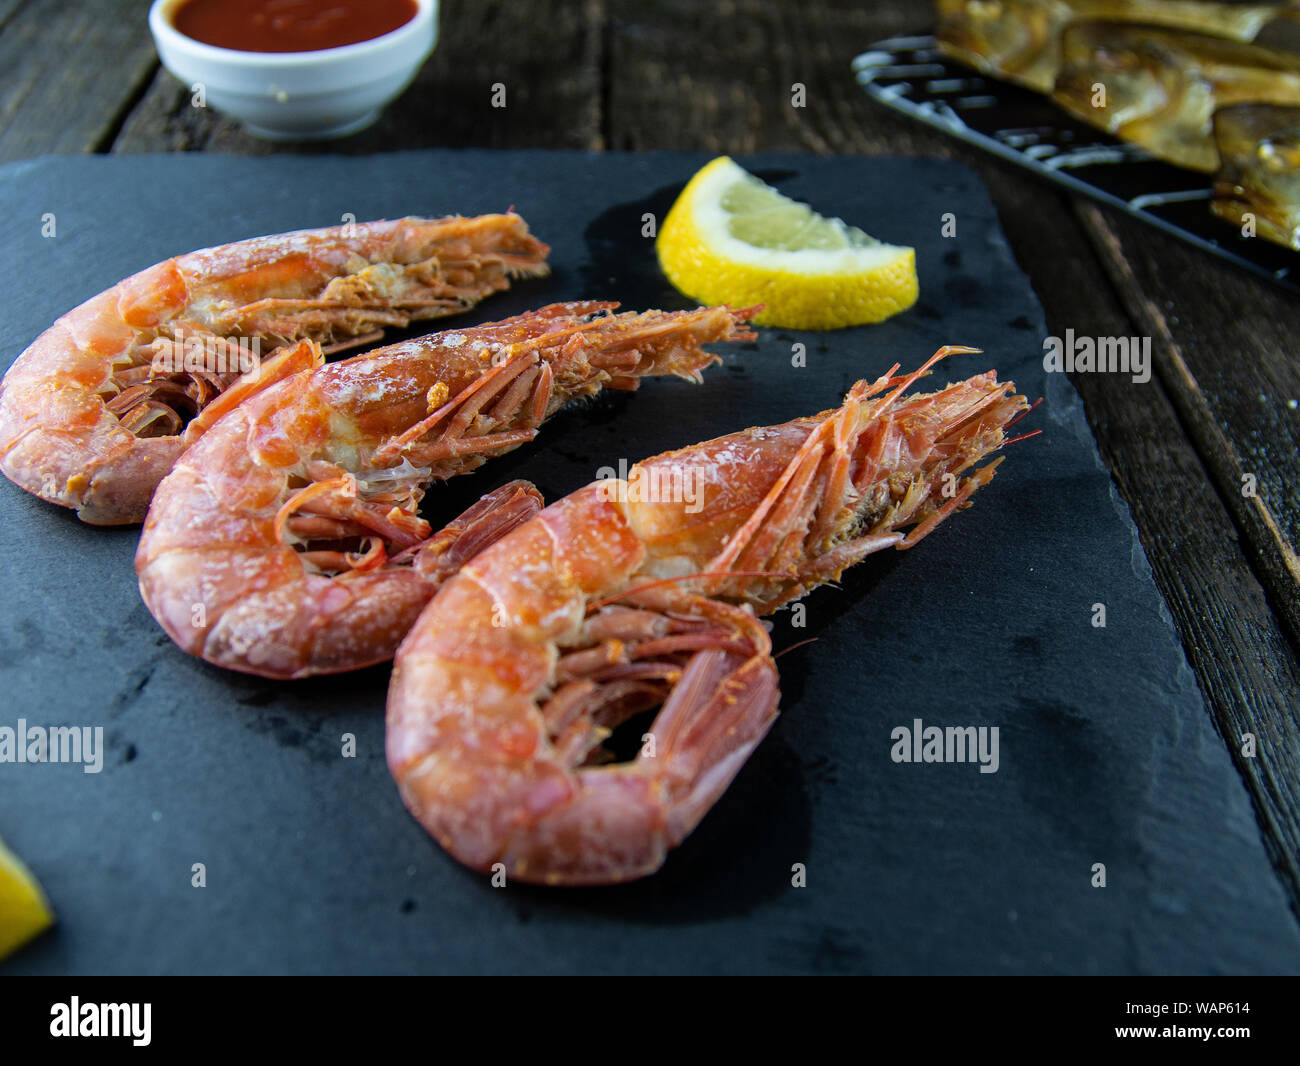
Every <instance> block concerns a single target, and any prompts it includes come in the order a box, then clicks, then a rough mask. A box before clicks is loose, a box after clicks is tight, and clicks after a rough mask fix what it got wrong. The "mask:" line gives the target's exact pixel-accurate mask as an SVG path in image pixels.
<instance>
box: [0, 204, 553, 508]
mask: <svg viewBox="0 0 1300 1066" xmlns="http://www.w3.org/2000/svg"><path fill="white" fill-rule="evenodd" d="M549 251H550V249H549V248H548V247H547V246H546V245H545V244H543V243H542V242H541V241H539V240H537V239H536V238H535V237H533V236H531V235H530V234H529V232H528V227H527V225H525V223H524V220H523V219H521V218H520V217H519V216H518V215H512V214H507V215H483V216H480V217H478V218H443V219H436V220H432V219H420V218H405V219H401V220H399V221H396V222H366V223H360V224H357V223H353V224H350V225H347V226H336V227H334V228H332V229H318V230H303V231H300V232H298V233H285V234H280V235H277V236H273V237H258V238H255V239H253V240H247V241H240V242H238V243H237V244H226V245H222V246H221V247H219V248H205V249H203V250H201V251H197V252H191V253H189V254H188V255H182V256H178V257H177V258H175V259H168V260H166V261H165V262H162V263H159V264H158V265H156V266H153V267H150V268H149V269H148V270H144V271H142V272H140V273H139V274H135V275H133V276H132V277H129V278H127V279H126V280H125V281H122V282H119V283H118V284H117V285H114V286H113V287H112V288H111V289H108V290H107V291H106V292H103V293H100V294H99V295H98V296H95V297H93V298H92V299H90V300H87V301H86V302H85V303H83V304H82V305H81V306H79V307H76V308H74V309H73V310H71V311H69V312H68V313H67V314H66V315H64V316H63V317H62V318H60V319H59V320H58V321H57V322H55V323H54V325H53V326H51V327H50V328H49V329H47V330H46V331H45V332H44V333H42V334H41V335H40V336H39V337H37V338H36V340H35V341H33V342H32V345H31V346H30V347H29V348H28V349H27V350H26V351H25V352H23V353H22V355H20V356H19V357H18V359H17V361H16V362H15V363H14V364H13V366H11V367H10V368H9V372H8V373H7V374H6V375H5V377H4V383H3V385H0V471H3V473H4V474H5V476H6V477H8V478H9V480H10V481H12V482H14V483H15V484H16V485H18V486H19V487H20V488H23V489H26V490H27V491H28V492H31V493H34V494H35V495H37V496H39V497H41V498H42V499H44V500H49V501H50V502H51V503H57V504H60V505H62V506H64V507H73V508H76V510H77V514H78V515H79V516H80V518H81V519H82V520H83V521H86V522H89V523H92V524H94V525H122V524H126V523H131V522H139V521H141V520H142V519H143V518H144V515H145V511H146V510H147V509H148V506H149V498H150V497H151V496H152V495H153V491H154V488H155V487H156V486H157V484H158V482H159V481H161V480H162V478H163V476H164V475H165V474H166V473H167V471H168V470H170V469H171V468H172V465H173V464H174V463H175V461H176V458H177V456H179V455H180V454H181V452H182V451H183V450H184V449H185V448H186V447H187V446H188V445H189V444H192V443H193V441H194V439H195V438H196V437H197V436H198V434H199V433H200V432H202V430H203V429H204V428H205V426H206V424H207V423H206V422H205V421H203V420H195V416H196V415H198V414H199V413H200V412H201V411H202V410H203V409H204V408H205V407H206V406H207V405H208V404H210V403H211V402H212V401H213V400H214V399H215V398H216V397H218V396H220V395H221V394H222V393H223V392H226V391H227V390H229V389H231V388H232V387H238V388H239V389H240V392H241V394H245V395H246V394H247V393H248V392H250V391H256V389H258V388H264V387H266V386H267V385H269V384H273V383H274V382H276V381H279V380H280V379H282V378H283V377H286V376H288V375H289V374H292V373H294V372H295V371H298V370H301V369H303V368H304V367H305V366H309V365H311V363H312V361H313V359H314V358H315V357H314V356H313V353H312V350H311V349H309V348H304V347H301V346H299V347H291V348H290V349H289V350H288V351H286V352H284V353H281V354H280V355H276V356H275V357H273V358H269V359H268V360H267V362H266V363H264V364H261V366H260V372H259V370H258V367H257V363H258V361H259V360H260V355H261V352H262V351H266V352H267V353H268V354H269V353H270V352H271V350H272V349H274V348H276V347H278V346H280V345H292V343H293V342H295V341H300V340H311V341H315V342H317V343H319V344H320V345H324V346H326V347H327V350H337V349H340V348H346V347H351V346H354V345H357V344H362V343H368V342H370V341H373V340H376V339H377V338H378V337H379V336H380V335H381V334H382V331H383V330H384V329H386V328H388V327H390V326H398V327H400V326H406V325H407V324H409V323H410V322H412V321H414V320H416V319H425V318H436V317H438V316H440V315H448V314H452V313H454V312H456V311H462V310H464V309H466V308H468V307H472V306H473V305H474V304H476V303H478V302H479V301H480V300H482V299H483V298H484V297H486V296H489V295H491V294H492V293H494V292H499V291H501V290H502V289H506V288H509V285H510V282H509V279H510V278H512V277H523V276H533V277H535V276H539V275H543V274H545V273H547V266H546V256H547V254H548V252H549ZM196 349H197V350H201V352H202V357H201V358H189V357H188V356H191V355H193V354H194V352H195V351H196ZM290 353H292V354H290ZM286 356H287V357H286ZM317 361H318V360H317ZM250 363H251V364H252V365H251V366H250ZM241 375H242V376H241ZM192 420H193V421H192ZM187 424H188V425H187Z"/></svg>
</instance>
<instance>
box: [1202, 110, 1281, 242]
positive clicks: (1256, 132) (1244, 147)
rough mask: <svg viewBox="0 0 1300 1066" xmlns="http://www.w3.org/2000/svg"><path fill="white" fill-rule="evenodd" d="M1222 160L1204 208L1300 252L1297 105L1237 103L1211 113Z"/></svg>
mask: <svg viewBox="0 0 1300 1066" xmlns="http://www.w3.org/2000/svg"><path fill="white" fill-rule="evenodd" d="M1214 139H1215V142H1216V143H1217V145H1218V149H1219V156H1220V158H1221V159H1222V164H1221V166H1220V168H1219V172H1218V174H1217V175H1215V178H1214V200H1213V201H1212V203H1211V205H1210V207H1211V210H1213V212H1214V213H1215V214H1216V215H1218V216H1219V217H1220V218H1224V219H1227V220H1228V221H1229V222H1232V223H1234V224H1236V225H1238V226H1241V227H1243V228H1253V231H1254V233H1255V235H1256V236H1259V237H1265V238H1267V239H1268V240H1270V241H1276V242H1277V243H1278V244H1281V245H1285V246H1286V247H1288V248H1294V249H1295V250H1296V251H1300V106H1298V107H1282V106H1278V105H1276V104H1238V105H1237V106H1235V107H1225V108H1222V109H1220V110H1219V111H1216V112H1215V114H1214Z"/></svg>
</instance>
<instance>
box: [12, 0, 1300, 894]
mask: <svg viewBox="0 0 1300 1066" xmlns="http://www.w3.org/2000/svg"><path fill="white" fill-rule="evenodd" d="M147 7H148V4H147V2H146V0H96V2H95V3H93V4H71V3H66V2H62V0H0V28H2V32H0V161H9V160H15V159H23V158H27V157H30V156H35V155H41V154H46V153H72V152H135V153H140V152H194V151H205V152H208V151H210V152H224V153H231V154H247V155H258V154H265V153H268V152H271V151H276V150H281V151H284V150H287V151H302V152H343V153H348V154H355V153H369V152H378V151H387V150H392V149H398V148H424V147H434V146H438V147H459V146H478V147H512V148H513V147H530V146H531V147H548V148H587V149H618V150H636V149H651V148H677V149H696V150H702V151H708V152H717V153H722V152H733V153H741V152H750V151H757V150H761V149H795V150H805V151H810V152H822V153H864V154H883V153H895V154H919V155H930V156H944V157H951V158H956V159H961V160H963V161H965V162H967V163H969V164H970V165H972V166H974V167H975V168H976V169H977V170H978V171H979V172H980V173H981V174H982V175H983V176H984V178H985V180H986V181H987V182H988V184H989V186H990V187H991V189H992V191H993V196H994V199H995V201H996V202H997V204H998V208H999V211H1000V213H1001V217H1002V224H1003V226H1004V228H1005V230H1006V233H1007V236H1008V238H1009V240H1010V242H1011V246H1012V248H1013V250H1014V251H1015V254H1016V256H1017V258H1018V259H1019V261H1020V263H1021V265H1022V267H1023V268H1024V269H1025V270H1026V271H1027V272H1028V274H1029V275H1030V277H1031V278H1032V279H1033V282H1034V285H1035V287H1036V288H1037V290H1038V294H1039V296H1040V298H1041V300H1042V302H1043V305H1044V308H1045V309H1046V313H1047V321H1048V325H1049V328H1050V329H1051V331H1052V332H1053V333H1054V334H1056V335H1064V332H1065V330H1066V329H1067V328H1072V329H1074V330H1075V331H1076V333H1078V334H1080V335H1091V336H1149V337H1151V338H1152V347H1153V355H1154V361H1155V371H1156V372H1155V377H1154V379H1153V381H1152V382H1151V383H1149V384H1148V385H1146V386H1144V387H1142V388H1134V387H1132V386H1131V385H1130V384H1129V383H1128V381H1127V379H1125V378H1122V377H1121V376H1119V375H1088V374H1084V375H1078V376H1076V377H1075V385H1076V386H1077V388H1078V389H1079V392H1080V393H1081V394H1082V396H1083V398H1084V401H1085V404H1086V406H1087V413H1088V418H1089V421H1090V422H1091V424H1092V427H1093V430H1094V432H1095V434H1096V436H1097V440H1098V441H1099V443H1100V446H1101V452H1102V455H1103V457H1104V458H1105V460H1106V462H1107V464H1108V465H1109V467H1110V470H1111V473H1112V475H1113V477H1114V479H1115V482H1116V484H1117V486H1118V488H1119V491H1120V493H1121V495H1122V496H1123V498H1124V499H1125V500H1126V501H1127V502H1128V505H1129V507H1130V508H1132V511H1133V516H1134V518H1135V519H1136V522H1137V525H1138V528H1139V530H1140V531H1141V535H1142V542H1143V545H1144V547H1145V548H1146V552H1147V555H1148V557H1149V559H1150V560H1151V564H1152V566H1153V568H1154V570H1155V576H1156V580H1157V582H1158V584H1159V586H1160V589H1161V591H1162V592H1163V593H1164V595H1165V598H1166V600H1167V601H1168V604H1169V609H1170V611H1171V613H1172V615H1173V618H1174V621H1175V624H1176V625H1177V628H1178V632H1179V634H1180V636H1181V638H1182V642H1183V647H1184V648H1185V650H1186V653H1187V657H1188V659H1189V661H1190V663H1191V665H1192V667H1193V669H1194V670H1195V672H1196V676H1197V678H1198V680H1199V683H1200V686H1201V689H1202V691H1203V692H1204V694H1205V697H1206V700H1207V702H1208V705H1209V707H1210V709H1211V711H1212V713H1213V715H1214V717H1215V720H1216V723H1217V726H1218V729H1219V731H1220V733H1221V735H1222V736H1223V737H1224V742H1225V743H1226V744H1227V745H1228V748H1229V749H1230V751H1231V752H1232V754H1233V758H1234V759H1235V760H1236V763H1237V766H1238V767H1239V769H1240V772H1241V774H1242V777H1243V779H1244V780H1245V782H1246V785H1247V787H1248V789H1249V790H1250V793H1251V795H1252V797H1253V799H1254V803H1255V809H1256V813H1257V815H1258V818H1259V821H1260V825H1261V827H1262V831H1263V834H1264V836H1265V839H1266V841H1267V843H1268V846H1269V848H1270V852H1271V854H1272V857H1273V860H1274V862H1275V863H1276V866H1277V869H1278V871H1279V873H1280V875H1281V878H1282V880H1283V882H1284V884H1285V886H1286V888H1287V890H1288V892H1289V893H1290V897H1291V900H1292V907H1293V908H1294V909H1296V910H1297V912H1300V661H1298V660H1297V648H1300V557H1298V556H1297V545H1300V410H1297V401H1300V345H1298V344H1297V334H1298V333H1300V329H1298V327H1300V309H1298V308H1297V306H1296V303H1295V301H1294V300H1293V299H1291V298H1289V297H1287V296H1286V295H1285V294H1283V293H1281V292H1280V291H1277V290H1275V289H1273V288H1271V287H1270V286H1269V285H1267V284H1266V283H1264V282H1261V281H1259V280H1256V279H1255V278H1253V277H1251V276H1249V275H1247V274H1246V273H1244V272H1242V271H1240V270H1238V269H1236V268H1234V267H1232V266H1230V265H1227V264H1224V263H1220V262H1218V261H1216V260H1214V259H1213V258H1211V257H1210V256H1208V255H1206V254H1204V253H1201V252H1199V251H1196V250H1194V249H1192V248H1189V247H1187V246H1185V245H1183V244H1181V243H1180V242H1178V241H1176V240H1174V239H1173V238H1171V237H1168V236H1166V235H1164V234H1162V233H1160V232H1158V231H1156V230H1154V229H1152V228H1150V227H1148V226H1145V225H1143V224H1141V223H1139V222H1137V221H1135V220H1133V219H1130V218H1128V217H1125V216H1123V215H1121V214H1119V213H1118V212H1115V211H1112V210H1109V209H1107V208H1103V207H1099V206H1097V205H1095V204H1093V203H1091V202H1088V201H1084V200H1080V199H1076V198H1072V197H1069V196H1066V195H1063V194H1062V193H1061V192H1059V191H1058V190H1057V189H1055V188H1052V187H1049V186H1048V185H1046V184H1043V183H1041V182H1039V181H1037V180H1035V179H1033V178H1031V177H1029V176H1027V175H1025V174H1023V173H1021V172H1019V171H1017V170H1016V169H1014V168H1012V167H1010V166H1009V165H1007V164H1004V163H1001V162H999V161H997V160H994V159H992V158H989V157H987V156H985V155H983V154H981V153H980V152H978V151H976V150H975V149H972V148H968V147H966V146H965V145H962V144H960V143H958V142H956V141H954V140H951V139H949V138H947V137H945V136H943V135H941V134H939V133H937V132H935V131H933V130H930V129H928V128H925V127H922V126H920V125H917V124H913V123H910V122H909V121H907V120H905V119H902V118H899V117H895V116H894V115H892V114H890V113H887V112H886V111H885V110H883V109H882V108H881V107H879V106H877V105H875V104H873V103H872V102H870V101H869V100H868V99H867V98H866V96H865V95H864V94H863V92H862V91H861V89H860V88H859V87H858V86H857V85H856V84H855V83H854V81H853V78H852V76H851V74H850V71H849V62H850V60H851V59H852V58H853V56H854V55H855V54H857V53H858V52H861V51H864V50H865V49H866V47H867V46H868V45H870V44H872V43H873V42H875V41H878V40H880V39H882V38H885V37H888V36H890V35H893V34H899V33H908V32H918V31H924V30H928V29H929V28H930V25H929V23H930V19H929V15H928V12H927V10H926V5H924V4H919V3H903V2H902V0H894V2H874V3H873V2H869V0H801V2H800V3H797V4H791V3H786V2H783V0H720V2H717V3H699V2H697V0H639V2H634V0H573V2H570V3H544V2H541V0H444V4H443V11H442V15H441V40H440V42H439V45H438V49H437V51H436V52H435V53H434V55H433V57H432V59H431V60H430V61H429V62H428V63H427V64H426V65H425V67H424V68H423V70H422V71H421V72H420V74H419V76H418V78H417V80H416V82H415V84H414V85H413V86H412V88H411V89H410V90H409V91H408V92H407V93H406V95H405V96H404V97H402V99H401V100H399V101H398V102H397V103H395V104H394V105H393V106H392V107H391V108H389V110H388V111H387V112H386V113H385V114H384V116H383V118H382V119H381V120H380V122H379V124H378V125H376V126H375V127H373V128H372V129H370V130H368V131H366V132H364V133H362V134H360V135H358V136H355V137H353V138H351V139H348V140H345V141H341V142H336V143H331V144H327V145H324V146H311V145H307V146H287V147H286V146H272V145H270V144H268V143H266V142H263V141H258V140H255V139H253V138H252V137H249V136H248V135H247V134H245V133H243V132H242V131H241V130H240V129H239V128H238V126H237V125H235V124H234V123H232V122H231V121H229V120H227V119H224V118H222V117H221V116H220V115H217V114H216V113H214V112H212V111H210V110H207V109H202V108H196V107H193V106H192V105H191V92H190V89H189V88H188V87H186V86H182V85H181V84H180V83H179V82H177V81H176V80H175V79H174V78H172V77H171V76H170V75H169V74H167V73H166V72H165V71H163V70H162V69H161V67H160V66H159V63H158V58H157V56H156V55H155V53H154V48H153V44H152V41H151V39H150V37H149V33H148V29H147V27H146V21H145V13H146V10H147ZM497 82H500V83H503V84H504V85H505V86H506V87H507V93H508V95H507V101H508V106H507V107H505V108H494V107H492V106H491V94H492V86H493V85H494V83H497ZM795 83H801V84H802V85H803V86H804V87H805V93H806V106H804V107H802V108H796V107H793V106H791V95H792V86H793V85H794V84H795ZM954 339H955V340H956V339H959V338H954ZM1246 474H1251V475H1254V479H1255V482H1256V485H1257V490H1256V494H1255V495H1254V496H1250V495H1246V494H1243V476H1244V475H1246ZM1245 732H1249V733H1253V734H1254V735H1255V736H1256V737H1257V738H1258V743H1259V753H1258V756H1257V757H1254V758H1249V757H1244V756H1243V755H1242V754H1241V747H1242V742H1241V734H1242V733H1245Z"/></svg>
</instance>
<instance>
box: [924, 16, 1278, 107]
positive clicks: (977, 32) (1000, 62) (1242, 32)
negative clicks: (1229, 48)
mask: <svg viewBox="0 0 1300 1066" xmlns="http://www.w3.org/2000/svg"><path fill="white" fill-rule="evenodd" d="M938 8H939V11H938V16H939V25H938V29H937V31H936V32H937V35H938V38H939V50H940V51H941V52H943V53H944V55H947V56H950V57H952V58H953V59H956V60H959V61H961V62H963V63H966V64H968V65H969V66H972V67H975V68H976V69H977V70H980V71H983V72H984V73H985V74H991V75H993V76H994V77H998V78H1005V79H1007V80H1008V81H1014V82H1017V83H1019V84H1021V85H1025V86H1027V87H1028V88H1030V89H1033V90H1035V91H1037V92H1040V93H1050V92H1051V91H1052V85H1053V84H1054V83H1055V81H1056V75H1057V74H1058V73H1059V71H1060V68H1061V35H1062V33H1063V32H1064V31H1065V28H1066V26H1068V25H1069V24H1070V23H1072V22H1077V21H1081V20H1099V19H1105V20H1108V21H1113V22H1140V23H1146V24H1150V25H1154V26H1167V27H1171V28H1174V29H1182V30H1194V31H1197V32H1199V33H1205V34H1210V35H1212V36H1215V37H1227V38H1231V39H1233V40H1237V41H1251V40H1254V39H1255V37H1256V36H1257V35H1258V34H1259V33H1260V32H1261V31H1262V30H1263V29H1264V28H1265V27H1266V26H1269V25H1270V24H1271V23H1273V22H1274V20H1280V19H1286V18H1287V17H1288V15H1287V11H1288V8H1287V5H1285V4H1282V3H1272V4H1227V3H1212V2H1203V0H939V4H938Z"/></svg>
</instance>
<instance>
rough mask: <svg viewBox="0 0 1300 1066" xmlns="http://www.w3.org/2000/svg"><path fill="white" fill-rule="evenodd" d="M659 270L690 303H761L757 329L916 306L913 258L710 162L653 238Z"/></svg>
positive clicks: (855, 318)
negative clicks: (762, 307) (762, 306)
mask: <svg viewBox="0 0 1300 1066" xmlns="http://www.w3.org/2000/svg"><path fill="white" fill-rule="evenodd" d="M655 250H656V251H657V252H658V254H659V265H660V267H661V268H662V269H663V272H664V273H665V274H666V275H667V276H668V280H669V281H671V282H672V283H673V284H674V285H675V286H676V287H677V288H678V289H680V290H681V291H682V292H683V293H685V294H686V295H687V296H689V297H691V299H693V300H699V301H700V302H701V303H706V304H731V305H732V306H734V307H740V306H748V305H752V304H760V303H761V304H765V305H766V307H765V309H764V310H763V312H762V313H761V314H760V315H759V316H758V317H757V318H756V319H755V321H756V322H758V323H759V324H760V325H765V326H784V327H786V328H789V329H841V328H843V327H845V326H860V325H865V324H867V323H870V322H880V321H883V320H884V319H886V318H888V317H889V316H890V315H896V314H898V312H899V311H903V310H906V309H907V308H909V307H911V306H912V304H914V303H915V302H916V296H917V292H918V285H917V280H916V251H915V249H912V248H905V247H900V246H898V245H893V244H885V243H883V242H882V241H878V240H876V238H874V237H872V236H870V235H869V234H866V233H864V232H862V230H860V229H857V228H856V227H854V226H849V225H846V224H845V223H844V222H843V221H842V220H840V219H838V218H825V217H823V216H822V215H819V214H817V213H816V212H815V211H813V209H812V208H810V207H808V206H807V205H806V204H801V203H799V202H797V201H795V200H791V199H790V198H789V197H787V196H782V195H781V194H780V193H779V192H777V191H776V189H774V188H772V187H771V186H770V185H767V184H765V183H763V182H762V181H760V180H759V179H758V178H756V177H754V175H752V174H750V173H749V172H748V171H746V170H745V169H743V168H742V167H740V166H739V165H737V164H736V163H735V162H733V161H732V160H731V159H730V158H729V157H728V156H725V155H724V156H719V157H718V158H717V159H715V160H713V162H711V163H709V164H708V165H707V166H705V167H704V168H703V169H702V170H700V171H699V172H697V173H696V175H695V176H694V177H693V178H691V180H690V181H689V182H688V183H687V185H686V188H684V189H683V190H682V194H681V195H680V196H679V197H678V198H677V202H676V203H674V204H673V206H672V210H670V211H669V212H668V217H667V218H665V219H664V223H663V226H662V227H661V228H660V230H659V236H658V239H657V240H656V241H655Z"/></svg>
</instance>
